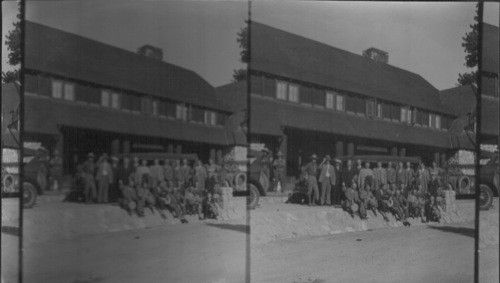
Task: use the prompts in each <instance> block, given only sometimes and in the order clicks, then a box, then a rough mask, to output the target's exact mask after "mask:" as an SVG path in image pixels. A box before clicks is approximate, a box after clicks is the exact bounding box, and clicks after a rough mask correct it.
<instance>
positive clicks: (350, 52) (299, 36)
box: [252, 21, 437, 90]
mask: <svg viewBox="0 0 500 283" xmlns="http://www.w3.org/2000/svg"><path fill="white" fill-rule="evenodd" d="M253 23H257V24H259V25H262V26H266V27H268V28H271V29H274V30H278V31H280V32H284V33H287V34H289V35H292V36H294V37H298V38H301V39H305V40H308V41H312V42H314V43H317V44H320V45H323V46H325V47H328V48H332V49H335V50H338V51H340V52H343V53H347V54H349V55H351V56H352V55H354V56H356V57H357V58H362V59H363V60H370V61H367V62H370V64H374V65H377V66H387V67H389V68H394V69H397V70H400V71H403V72H405V73H408V74H411V75H413V76H417V77H419V78H421V79H423V80H424V81H426V82H427V83H428V84H430V85H431V86H432V87H433V88H434V89H436V90H437V88H436V87H435V86H434V85H432V84H431V83H429V82H428V81H427V80H426V79H425V78H423V77H422V76H421V75H419V74H417V73H414V72H411V71H408V70H405V69H402V68H400V67H397V66H394V65H391V64H389V63H382V62H377V61H374V60H372V59H370V58H366V57H364V56H363V55H360V54H357V53H354V52H352V51H348V50H345V49H341V48H339V47H335V46H333V45H329V44H327V43H325V42H321V41H318V40H315V39H311V38H308V37H305V36H302V35H299V34H296V33H292V32H289V31H286V30H282V29H279V28H277V27H273V26H270V25H267V24H263V23H261V22H256V21H252V24H253ZM380 50H381V49H380Z"/></svg>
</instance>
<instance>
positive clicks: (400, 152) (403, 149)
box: [399, 147, 406, 157]
mask: <svg viewBox="0 0 500 283" xmlns="http://www.w3.org/2000/svg"><path fill="white" fill-rule="evenodd" d="M399 156H402V157H405V156H406V148H404V147H403V148H400V149H399Z"/></svg>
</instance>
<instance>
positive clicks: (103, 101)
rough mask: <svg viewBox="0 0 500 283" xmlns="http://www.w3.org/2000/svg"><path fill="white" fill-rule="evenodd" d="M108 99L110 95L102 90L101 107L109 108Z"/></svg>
mask: <svg viewBox="0 0 500 283" xmlns="http://www.w3.org/2000/svg"><path fill="white" fill-rule="evenodd" d="M110 97H111V93H110V92H109V91H106V90H103V91H102V92H101V105H102V106H104V107H109V106H110V101H109V100H110Z"/></svg>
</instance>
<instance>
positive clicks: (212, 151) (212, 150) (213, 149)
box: [209, 148, 217, 162]
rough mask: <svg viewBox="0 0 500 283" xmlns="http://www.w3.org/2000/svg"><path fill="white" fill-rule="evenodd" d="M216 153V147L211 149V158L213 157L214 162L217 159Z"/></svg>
mask: <svg viewBox="0 0 500 283" xmlns="http://www.w3.org/2000/svg"><path fill="white" fill-rule="evenodd" d="M216 157H217V156H216V154H215V148H211V149H210V157H209V158H210V159H212V160H213V161H214V162H215V159H216Z"/></svg>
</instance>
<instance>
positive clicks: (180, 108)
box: [175, 104, 188, 121]
mask: <svg viewBox="0 0 500 283" xmlns="http://www.w3.org/2000/svg"><path fill="white" fill-rule="evenodd" d="M175 118H177V119H179V120H183V121H187V118H188V108H187V106H186V105H185V104H177V105H176V106H175Z"/></svg>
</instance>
